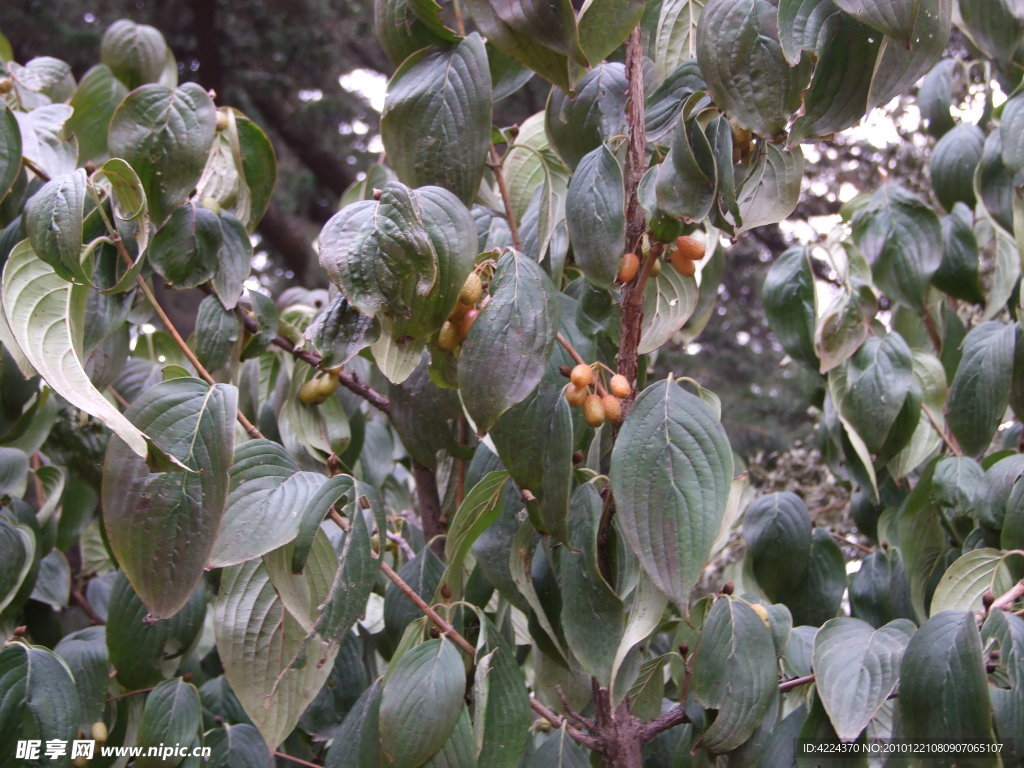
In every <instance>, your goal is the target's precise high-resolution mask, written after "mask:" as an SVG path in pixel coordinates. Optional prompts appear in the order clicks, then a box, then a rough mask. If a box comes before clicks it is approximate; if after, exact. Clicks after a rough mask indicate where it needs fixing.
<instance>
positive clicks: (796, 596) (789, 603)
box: [783, 528, 846, 626]
mask: <svg viewBox="0 0 1024 768" xmlns="http://www.w3.org/2000/svg"><path fill="white" fill-rule="evenodd" d="M845 590H846V562H845V560H844V559H843V553H842V550H840V549H839V545H838V544H836V541H835V539H833V538H832V536H831V534H829V533H828V532H827V531H826V530H825V529H823V528H815V529H814V531H813V532H812V534H811V554H810V558H809V561H808V563H807V570H806V571H805V572H804V579H803V581H802V582H801V584H800V585H799V586H798V587H797V588H796V589H793V590H791V591H790V592H789V594H788V595H787V596H786V598H785V600H784V601H783V602H784V603H785V604H786V607H787V608H789V610H790V612H791V613H792V614H793V623H794V624H796V625H801V624H810V625H814V626H820V625H821V624H824V623H825V622H826V621H828V620H829V619H831V618H834V617H835V615H836V614H837V613H839V604H840V603H841V602H842V599H843V592H844V591H845Z"/></svg>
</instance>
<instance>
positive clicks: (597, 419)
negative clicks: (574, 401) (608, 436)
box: [583, 395, 604, 428]
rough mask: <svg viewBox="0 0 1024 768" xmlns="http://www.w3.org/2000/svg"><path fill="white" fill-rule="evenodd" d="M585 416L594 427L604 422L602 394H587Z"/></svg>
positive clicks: (584, 404)
mask: <svg viewBox="0 0 1024 768" xmlns="http://www.w3.org/2000/svg"><path fill="white" fill-rule="evenodd" d="M583 418H584V419H586V420H587V424H589V425H590V426H592V427H595V428H596V427H600V426H601V425H602V424H604V403H603V402H602V401H601V397H600V395H587V399H586V400H584V401H583Z"/></svg>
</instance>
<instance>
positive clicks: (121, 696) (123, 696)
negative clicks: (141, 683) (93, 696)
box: [103, 685, 156, 704]
mask: <svg viewBox="0 0 1024 768" xmlns="http://www.w3.org/2000/svg"><path fill="white" fill-rule="evenodd" d="M154 688H156V686H155V685H151V686H149V688H139V689H137V690H134V691H126V692H125V693H119V694H117V695H116V696H107V698H105V699H104V700H103V701H104V703H106V704H109V703H110V702H112V701H118V700H119V699H127V698H128V697H129V696H135V695H137V694H140V693H149V692H150V691H152V690H153V689H154Z"/></svg>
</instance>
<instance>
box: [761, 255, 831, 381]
mask: <svg viewBox="0 0 1024 768" xmlns="http://www.w3.org/2000/svg"><path fill="white" fill-rule="evenodd" d="M761 303H762V304H763V305H764V311H765V315H766V316H767V318H768V322H769V324H770V325H771V328H772V332H773V333H774V334H775V335H776V337H777V338H778V339H779V343H780V344H782V348H783V349H784V350H786V354H787V355H789V356H790V357H792V358H793V359H794V360H799V361H800V362H802V363H805V364H807V365H809V366H812V367H814V368H817V367H818V357H817V355H816V354H815V352H814V326H815V322H816V319H817V317H816V315H815V309H814V274H813V273H812V272H811V264H810V261H809V256H808V253H807V250H806V249H804V248H790V249H789V250H788V251H786V252H785V253H783V254H782V255H781V256H779V258H777V259H776V260H775V263H774V264H772V266H771V269H769V270H768V274H767V275H766V276H765V279H764V286H763V287H762V289H761Z"/></svg>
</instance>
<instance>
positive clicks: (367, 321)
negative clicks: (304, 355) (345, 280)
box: [306, 294, 380, 368]
mask: <svg viewBox="0 0 1024 768" xmlns="http://www.w3.org/2000/svg"><path fill="white" fill-rule="evenodd" d="M379 335H380V326H379V325H378V324H377V323H375V322H374V320H373V318H372V317H369V316H368V315H364V314H363V313H362V312H360V311H359V310H358V309H356V308H355V307H353V306H352V305H351V304H349V303H348V299H346V298H345V297H344V296H342V295H341V294H338V295H337V296H335V297H334V299H333V300H332V301H331V303H330V304H329V305H328V307H327V309H325V310H324V311H323V312H321V313H320V314H319V315H317V318H316V320H314V321H313V325H312V326H311V328H310V329H309V330H308V331H307V336H306V337H307V338H311V339H312V340H313V346H314V347H315V349H316V351H317V352H319V353H320V360H321V364H322V365H323V366H324V367H327V368H332V367H334V366H337V365H344V364H345V363H347V362H348V361H349V360H351V359H352V358H353V357H355V356H356V355H357V354H359V353H360V352H362V351H363V350H364V349H366V348H367V347H368V346H370V345H371V344H373V342H375V341H376V340H377V338H379Z"/></svg>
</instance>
